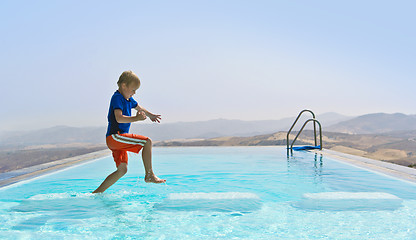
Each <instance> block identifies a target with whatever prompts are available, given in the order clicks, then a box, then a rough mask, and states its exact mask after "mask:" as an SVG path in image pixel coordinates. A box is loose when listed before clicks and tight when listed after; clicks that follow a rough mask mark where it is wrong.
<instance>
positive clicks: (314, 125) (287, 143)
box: [286, 109, 316, 149]
mask: <svg viewBox="0 0 416 240" xmlns="http://www.w3.org/2000/svg"><path fill="white" fill-rule="evenodd" d="M304 112H310V113H311V114H312V117H313V119H315V114H314V113H313V112H312V111H311V110H309V109H304V110H302V111H301V112H300V113H299V115H298V117H297V118H296V120H295V122H294V123H293V124H292V126H291V127H290V129H289V131H288V132H287V136H286V145H287V149H289V134H290V132H291V131H292V129H293V127H294V126H295V125H296V123H297V122H298V120H299V118H300V116H302V114H303V113H304ZM313 134H314V136H315V146H316V124H315V122H314V123H313Z"/></svg>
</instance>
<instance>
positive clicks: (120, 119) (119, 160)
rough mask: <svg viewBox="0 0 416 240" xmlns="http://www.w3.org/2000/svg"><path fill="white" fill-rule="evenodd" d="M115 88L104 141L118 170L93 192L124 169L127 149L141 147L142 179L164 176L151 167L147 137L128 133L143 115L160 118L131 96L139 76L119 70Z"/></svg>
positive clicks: (151, 179)
mask: <svg viewBox="0 0 416 240" xmlns="http://www.w3.org/2000/svg"><path fill="white" fill-rule="evenodd" d="M117 85H118V90H117V91H116V92H115V93H114V94H113V96H112V97H111V101H110V109H109V112H108V128H107V134H106V142H107V146H108V148H109V149H110V150H111V151H112V152H113V158H114V161H115V163H116V166H117V170H116V171H115V172H113V173H111V174H110V175H108V177H107V178H106V179H105V180H104V182H103V183H101V185H100V186H99V187H98V188H97V189H96V190H95V191H94V192H93V193H100V192H104V191H105V190H106V189H107V188H109V187H110V186H111V185H113V184H114V183H115V182H117V180H119V179H120V178H121V177H122V176H124V174H126V172H127V163H128V155H127V151H129V152H135V153H139V152H140V150H141V149H142V148H143V151H142V159H143V165H144V169H145V171H146V174H145V178H144V181H145V182H152V183H164V182H166V180H164V179H160V178H158V177H157V176H156V175H155V174H154V173H153V170H152V141H151V140H150V138H148V137H145V136H141V135H135V134H129V133H128V132H129V129H130V124H131V123H132V122H136V121H143V120H145V119H146V116H147V117H149V118H150V120H152V122H158V123H159V122H160V119H161V118H160V115H155V114H153V113H150V112H149V111H147V110H146V109H144V108H143V107H141V106H140V105H139V104H137V102H136V101H135V100H134V99H133V97H132V96H133V95H134V94H135V93H136V90H137V89H138V88H139V87H140V79H139V78H138V77H137V75H136V74H135V73H133V72H132V71H125V72H123V73H122V74H121V76H120V78H119V80H118V82H117ZM132 108H134V109H136V110H137V113H136V116H131V109H132Z"/></svg>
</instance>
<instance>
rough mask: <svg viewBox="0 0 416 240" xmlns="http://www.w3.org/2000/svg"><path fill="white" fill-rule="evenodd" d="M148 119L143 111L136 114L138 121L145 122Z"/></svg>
mask: <svg viewBox="0 0 416 240" xmlns="http://www.w3.org/2000/svg"><path fill="white" fill-rule="evenodd" d="M146 118H147V117H146V114H145V113H144V112H143V111H137V113H136V121H143V120H145V119H146Z"/></svg>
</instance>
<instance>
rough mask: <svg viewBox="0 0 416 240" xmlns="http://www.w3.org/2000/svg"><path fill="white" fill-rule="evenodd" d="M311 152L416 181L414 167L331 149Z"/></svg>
mask: <svg viewBox="0 0 416 240" xmlns="http://www.w3.org/2000/svg"><path fill="white" fill-rule="evenodd" d="M313 152H316V153H319V154H322V155H323V156H328V157H330V158H333V159H336V160H340V161H342V162H346V163H349V164H352V165H354V166H358V167H362V168H365V169H369V170H373V171H375V172H379V173H382V174H385V175H388V176H392V177H395V178H399V179H401V180H406V181H409V182H413V183H416V169H415V168H410V167H406V166H402V165H398V164H394V163H389V162H384V161H381V160H374V159H370V158H365V157H360V156H356V155H351V154H347V153H341V152H336V151H332V150H327V149H323V150H315V151H313Z"/></svg>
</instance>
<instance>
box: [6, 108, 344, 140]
mask: <svg viewBox="0 0 416 240" xmlns="http://www.w3.org/2000/svg"><path fill="white" fill-rule="evenodd" d="M309 117H310V116H307V115H306V114H305V116H304V118H303V119H302V120H300V122H299V125H298V126H297V127H298V128H300V124H301V122H302V121H303V120H306V119H307V118H309ZM317 117H318V118H319V120H320V121H321V123H322V124H323V125H324V126H327V125H330V124H334V123H338V122H340V121H343V120H347V119H350V118H351V117H347V116H343V115H341V114H337V113H325V114H321V115H319V116H317ZM294 120H295V117H291V118H284V119H280V120H263V121H242V120H227V119H215V120H208V121H199V122H177V123H163V122H162V123H161V124H155V123H152V124H149V123H135V124H132V126H131V130H130V132H132V133H137V134H141V135H145V136H149V137H151V138H152V139H153V140H155V141H163V140H169V139H194V138H198V139H200V138H203V139H206V138H213V137H223V136H239V137H244V136H254V135H261V134H270V133H273V132H278V131H287V130H288V129H289V128H290V126H291V124H292V123H293V121H294ZM105 133H106V127H104V126H103V127H85V128H76V127H66V126H57V127H52V128H47V129H41V130H36V131H24V132H3V133H1V134H0V148H5V147H26V146H31V145H43V144H66V143H92V144H104V143H105Z"/></svg>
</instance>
